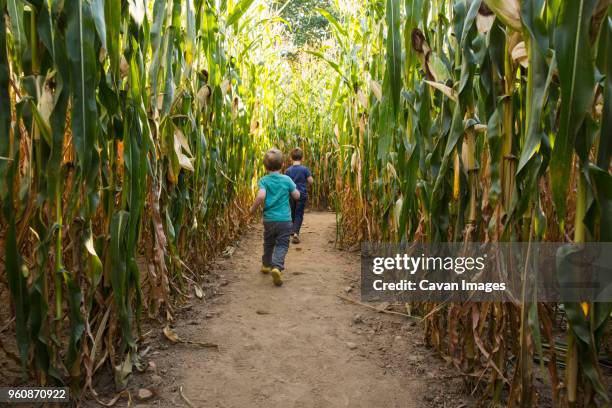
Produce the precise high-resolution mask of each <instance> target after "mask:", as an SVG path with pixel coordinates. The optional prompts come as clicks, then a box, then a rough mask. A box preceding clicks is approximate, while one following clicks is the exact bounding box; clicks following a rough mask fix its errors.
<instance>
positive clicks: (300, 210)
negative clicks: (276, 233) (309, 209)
mask: <svg viewBox="0 0 612 408" xmlns="http://www.w3.org/2000/svg"><path fill="white" fill-rule="evenodd" d="M307 199H308V197H307V196H306V194H302V195H301V196H300V199H299V200H297V201H296V200H291V219H292V220H293V233H294V234H299V233H300V228H302V222H303V221H304V209H305V208H306V200H307Z"/></svg>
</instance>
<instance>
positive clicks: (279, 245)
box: [271, 221, 293, 271]
mask: <svg viewBox="0 0 612 408" xmlns="http://www.w3.org/2000/svg"><path fill="white" fill-rule="evenodd" d="M274 224H276V225H275V230H276V234H275V235H276V243H275V246H274V252H273V254H272V264H271V266H272V267H273V268H278V269H279V270H280V271H282V270H283V269H285V256H286V255H287V251H288V250H289V238H290V237H291V233H292V232H293V224H292V223H291V222H290V221H287V222H275V223H274Z"/></svg>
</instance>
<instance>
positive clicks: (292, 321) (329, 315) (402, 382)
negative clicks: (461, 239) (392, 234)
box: [140, 213, 463, 408]
mask: <svg viewBox="0 0 612 408" xmlns="http://www.w3.org/2000/svg"><path fill="white" fill-rule="evenodd" d="M261 234H262V227H261V226H260V225H258V226H255V227H253V228H251V229H250V230H249V231H248V232H247V233H246V234H245V235H244V236H243V238H242V239H241V240H240V241H239V242H237V243H236V247H235V252H234V253H233V255H232V256H231V257H230V258H228V259H222V260H219V261H217V263H216V264H215V265H214V268H215V270H216V271H217V273H219V274H222V275H223V278H222V279H223V280H224V282H222V286H219V291H220V292H222V293H221V294H222V296H220V297H217V298H215V299H214V301H213V302H205V301H198V303H195V304H194V305H193V309H192V310H191V311H190V312H189V315H190V317H191V321H186V320H185V319H181V321H179V322H177V324H176V326H175V330H176V332H177V333H178V334H179V335H180V336H181V337H183V338H186V339H191V340H196V341H207V342H213V343H216V344H218V345H219V350H218V351H215V350H214V349H203V348H197V347H194V346H188V345H170V346H164V347H162V348H161V349H158V350H156V351H154V352H153V353H152V355H151V356H150V358H151V359H152V360H154V361H155V367H156V368H155V369H154V370H153V372H154V374H150V373H149V374H146V373H145V375H144V377H143V378H141V379H140V382H141V386H147V385H148V386H149V387H150V388H153V389H154V392H155V393H156V396H157V398H156V400H154V401H151V402H149V403H148V404H146V406H161V407H166V406H168V407H170V406H187V404H186V403H185V402H184V400H183V398H182V397H181V396H180V392H179V388H180V387H182V389H183V394H184V395H185V396H186V397H187V398H188V399H189V400H190V401H191V402H192V403H193V405H194V406H196V407H207V408H208V407H224V408H225V407H227V408H229V407H236V408H243V407H266V408H270V407H367V408H371V407H408V408H410V407H424V406H435V407H442V406H449V407H457V406H461V402H462V401H463V397H461V396H458V395H454V394H453V393H454V391H453V390H455V391H456V389H457V388H458V387H460V383H457V384H456V385H455V386H454V387H453V386H452V384H454V382H456V381H459V380H458V379H457V378H456V376H455V375H453V374H452V371H450V370H448V369H446V368H445V367H444V366H443V364H442V362H441V360H439V359H437V357H434V356H433V352H432V351H430V350H428V349H427V348H425V347H424V346H423V343H422V334H421V331H420V328H419V327H418V326H416V325H415V324H414V323H412V325H411V323H410V321H409V320H407V319H405V318H402V317H401V316H400V317H397V316H389V315H383V314H380V313H376V312H375V311H370V310H368V309H365V308H363V307H361V306H358V305H353V304H350V303H347V302H345V301H343V300H341V299H339V298H338V297H337V296H336V295H337V294H340V293H342V294H346V292H347V287H348V286H350V285H351V284H353V285H354V286H355V288H354V289H353V290H351V293H349V295H350V296H354V297H357V294H356V293H355V292H357V293H358V291H359V288H358V287H357V284H356V283H355V282H358V279H359V276H358V271H359V255H358V254H355V253H349V252H343V251H340V250H336V249H334V248H333V239H334V234H335V217H334V214H332V213H308V214H306V218H305V224H304V227H303V231H302V243H301V244H298V245H294V244H292V245H291V248H290V250H289V254H288V256H287V262H286V265H287V270H286V271H285V285H284V286H283V287H281V288H277V287H275V286H273V285H272V281H271V278H270V277H269V276H265V275H262V274H261V273H259V271H258V269H259V265H260V262H259V260H260V257H261V245H262V241H261ZM162 346H163V344H162ZM449 373H450V374H449ZM147 375H149V376H150V378H149V377H146V376H147ZM449 379H450V380H449ZM151 381H152V382H153V383H155V382H157V383H159V384H158V385H156V386H152V385H151ZM449 381H450V382H449ZM147 382H149V384H147ZM442 389H444V394H445V395H444V396H441V395H440V394H442V393H441V392H439V391H441V390H442ZM436 390H438V391H436ZM455 394H457V392H455ZM447 400H448V401H452V402H453V403H452V404H451V405H446V402H447Z"/></svg>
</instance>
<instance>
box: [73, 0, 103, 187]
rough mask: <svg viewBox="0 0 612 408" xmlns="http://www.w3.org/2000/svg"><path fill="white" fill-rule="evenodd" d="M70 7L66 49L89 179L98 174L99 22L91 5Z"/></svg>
mask: <svg viewBox="0 0 612 408" xmlns="http://www.w3.org/2000/svg"><path fill="white" fill-rule="evenodd" d="M66 8H67V10H68V26H67V29H66V50H67V53H68V62H69V71H70V88H71V90H72V98H71V99H72V104H71V105H72V119H71V125H72V138H73V140H74V144H75V148H76V153H77V157H78V160H79V166H80V168H81V170H82V172H83V175H84V176H85V177H88V176H89V174H90V172H92V171H95V170H94V167H93V166H94V164H95V163H96V161H97V151H96V139H97V137H96V135H97V126H96V122H97V119H98V114H97V108H96V93H95V86H96V85H95V84H96V78H95V75H96V65H97V64H96V61H97V55H96V52H95V50H94V42H95V41H94V40H95V23H94V20H93V18H92V14H91V8H90V4H89V3H88V2H86V1H84V0H69V1H68V2H67V3H66Z"/></svg>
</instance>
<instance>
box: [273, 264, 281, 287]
mask: <svg viewBox="0 0 612 408" xmlns="http://www.w3.org/2000/svg"><path fill="white" fill-rule="evenodd" d="M270 274H271V275H272V280H273V281H274V284H275V285H276V286H282V284H283V274H282V273H281V271H280V270H279V269H278V268H272V270H271V271H270Z"/></svg>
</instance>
